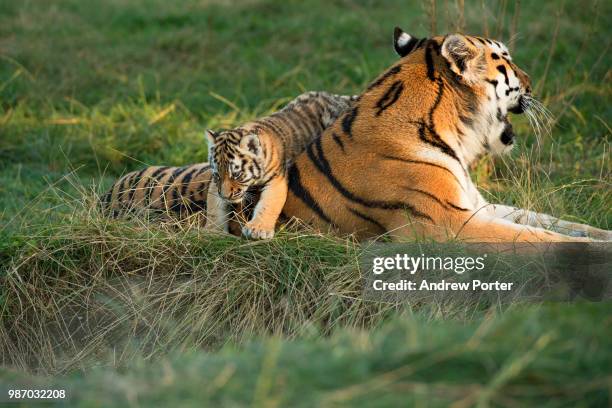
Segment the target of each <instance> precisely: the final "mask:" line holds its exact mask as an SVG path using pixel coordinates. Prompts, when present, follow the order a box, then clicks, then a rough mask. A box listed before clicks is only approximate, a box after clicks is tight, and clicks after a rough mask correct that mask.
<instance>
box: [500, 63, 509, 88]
mask: <svg viewBox="0 0 612 408" xmlns="http://www.w3.org/2000/svg"><path fill="white" fill-rule="evenodd" d="M497 70H498V71H499V72H501V73H502V74H504V80H505V81H506V85H508V86H510V80H509V79H508V72H507V71H506V67H504V66H503V65H498V66H497Z"/></svg>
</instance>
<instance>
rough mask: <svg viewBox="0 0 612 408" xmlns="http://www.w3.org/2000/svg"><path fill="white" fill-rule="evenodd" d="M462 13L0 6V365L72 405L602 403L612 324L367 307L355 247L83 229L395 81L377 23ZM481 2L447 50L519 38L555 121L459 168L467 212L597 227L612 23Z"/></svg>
mask: <svg viewBox="0 0 612 408" xmlns="http://www.w3.org/2000/svg"><path fill="white" fill-rule="evenodd" d="M458 3H461V2H452V1H449V2H436V6H437V12H436V16H435V17H436V18H435V19H430V17H429V16H428V11H429V10H430V7H431V4H432V2H431V1H426V2H423V3H413V2H403V1H392V0H382V1H369V0H364V1H351V0H338V1H319V0H315V1H308V2H303V1H297V0H292V1H283V2H274V1H260V0H244V1H240V2H233V1H232V2H230V1H225V0H210V1H209V0H206V1H191V0H188V1H183V2H167V1H159V0H149V1H145V0H137V1H125V0H117V1H93V0H90V1H80V0H62V1H56V2H47V1H42V0H35V1H30V2H23V1H13V0H8V1H3V2H1V3H0V288H1V289H0V350H1V352H0V356H1V359H2V360H1V361H2V364H3V365H4V366H6V367H9V366H10V367H13V370H17V371H14V373H15V374H11V375H16V376H23V375H24V374H19V373H20V372H22V371H27V372H34V373H38V374H40V375H55V374H62V375H72V377H69V378H68V379H63V380H61V379H58V380H57V381H67V384H69V388H71V389H75V388H82V392H81V394H80V395H79V400H78V401H81V402H82V403H83V404H86V405H89V406H96V404H95V403H94V402H91V401H93V398H94V397H95V396H96V395H108V396H109V398H110V397H111V396H112V397H113V398H116V401H117V404H119V405H124V404H123V402H120V401H122V398H128V400H129V401H130V403H131V404H135V402H134V401H133V400H131V399H130V398H132V397H130V396H129V395H128V394H129V392H128V391H119V390H113V384H135V387H136V388H137V389H138V390H139V391H138V392H137V395H138V397H137V400H138V401H140V400H141V399H142V401H143V405H146V404H145V403H144V401H150V402H157V403H158V404H160V405H161V404H163V403H164V402H163V401H164V398H167V400H165V403H170V402H176V401H177V399H178V398H185V399H187V398H192V397H194V398H195V397H197V398H201V399H204V400H206V401H210V403H211V404H212V403H219V402H222V401H225V402H227V403H235V404H237V405H243V404H248V403H251V402H254V401H255V402H258V403H260V405H274V402H275V401H277V402H278V403H279V404H280V405H288V404H290V403H291V402H295V401H297V402H301V403H302V404H303V405H309V404H310V403H313V404H314V403H319V402H327V403H329V404H330V405H333V404H335V403H338V404H345V405H355V404H356V403H362V404H365V403H366V402H373V403H378V404H379V405H393V403H395V402H397V401H398V400H397V399H396V398H400V395H406V394H409V395H410V398H413V400H412V402H413V403H414V404H418V403H423V404H425V405H427V403H428V402H429V401H431V405H435V404H438V405H441V406H444V405H446V403H445V402H446V401H447V400H448V399H452V400H456V399H462V398H463V399H465V401H466V404H467V405H473V404H474V403H476V402H478V399H479V398H482V399H483V404H485V405H486V403H487V402H490V403H491V405H506V406H522V405H525V404H531V405H541V404H543V403H548V404H550V405H551V406H563V405H565V406H569V405H575V403H578V405H580V404H579V401H580V399H581V398H582V397H588V400H586V402H584V404H583V405H585V406H587V405H589V406H595V405H598V404H599V403H603V404H605V402H606V401H607V402H608V403H609V401H610V391H609V390H610V378H609V376H608V377H606V376H605V375H606V374H605V373H606V370H607V372H608V373H609V371H610V367H611V364H610V354H609V350H610V347H609V344H607V345H606V343H605V342H606V341H608V340H609V339H607V338H606V337H605V335H604V334H605V333H606V330H607V331H608V332H609V329H610V321H609V318H608V317H607V316H606V315H605V307H606V306H607V307H609V304H607V305H606V304H604V305H601V306H595V305H567V306H548V307H546V308H544V309H541V308H540V307H538V306H536V305H533V306H524V307H522V308H520V309H519V310H514V311H512V313H510V314H509V315H507V314H506V312H505V311H504V310H505V309H506V306H505V305H503V304H501V303H500V302H496V301H491V300H487V299H485V300H482V299H480V300H478V301H476V302H470V303H467V304H466V303H465V302H463V301H461V300H458V299H451V300H450V301H447V302H445V301H444V300H443V299H437V298H436V299H420V300H419V301H418V302H408V303H406V304H403V305H401V306H397V305H389V304H384V303H377V302H373V301H366V300H364V299H362V298H361V275H360V272H359V268H358V255H359V253H360V247H359V246H358V245H357V244H356V243H354V242H353V241H352V240H351V239H345V238H335V237H330V236H326V235H321V234H315V233H312V232H308V231H298V230H295V229H293V228H289V231H286V232H283V233H281V234H280V235H279V237H278V238H275V239H274V240H272V241H271V242H266V243H251V242H246V241H241V240H239V239H236V238H227V237H226V238H223V237H210V236H206V235H205V234H203V233H202V232H201V231H198V230H197V229H196V228H194V227H193V226H189V225H186V226H178V227H173V226H165V227H163V226H162V227H160V226H158V225H155V224H149V223H147V222H145V221H142V222H139V221H124V220H120V221H108V220H105V219H103V218H101V217H100V216H99V215H98V213H97V212H96V210H95V204H94V202H93V197H95V193H99V192H100V191H102V190H104V189H105V188H106V187H107V186H108V185H109V184H110V183H112V180H114V179H115V178H116V177H118V176H119V175H121V174H122V173H124V172H126V171H128V170H132V169H136V168H139V167H142V166H143V165H149V164H166V165H179V164H185V163H192V162H198V161H204V160H206V143H205V141H204V133H203V131H204V130H205V129H206V128H213V129H218V128H227V127H232V126H235V125H237V124H239V123H241V122H243V121H245V120H248V119H251V118H254V117H257V116H260V115H262V114H265V113H267V112H271V111H273V110H275V109H277V108H278V107H279V106H280V105H282V104H283V103H284V102H286V101H288V100H289V99H291V98H292V97H294V96H296V95H297V94H299V93H301V92H302V91H305V90H326V91H330V92H336V93H343V94H354V93H359V92H360V90H362V89H364V88H365V86H366V84H367V83H368V82H370V81H371V80H372V79H373V78H374V77H376V75H377V74H378V73H380V72H381V71H382V70H383V69H384V68H385V67H387V66H389V65H390V64H391V63H392V62H393V61H395V59H396V57H395V56H394V54H393V51H392V47H391V33H392V30H393V27H394V26H395V25H400V26H402V27H403V28H404V29H405V30H406V31H408V32H411V33H414V34H415V35H417V36H425V35H428V34H429V31H430V26H431V24H432V21H435V23H436V27H437V29H436V31H438V32H440V33H444V32H449V31H454V30H455V29H456V28H457V26H458V25H459V24H460V21H461V18H460V16H461V13H460V9H459V8H458V6H457V4H458ZM482 4H483V2H480V1H468V2H466V5H465V14H464V20H465V27H464V28H465V31H466V32H469V33H475V34H486V31H487V30H488V32H489V34H490V36H491V37H495V38H498V39H501V40H508V39H509V38H511V37H514V38H515V41H513V42H512V48H513V50H514V51H513V57H514V60H515V61H516V62H517V63H518V65H519V66H521V67H522V68H524V69H525V70H526V71H527V72H528V73H529V74H530V76H531V78H532V80H533V82H534V85H535V89H536V90H537V92H538V96H539V98H540V99H541V100H542V101H543V102H544V103H545V105H546V106H547V107H548V108H549V109H550V110H551V112H552V113H553V114H554V116H555V118H556V126H555V127H554V128H553V130H552V132H551V133H550V134H545V135H543V136H542V137H541V138H540V139H539V140H536V138H535V137H534V136H533V132H532V130H531V129H530V128H529V126H528V123H527V121H526V120H525V119H524V118H522V117H514V118H512V120H513V122H514V123H515V129H516V131H517V133H518V144H519V145H518V146H517V148H516V149H515V150H514V151H513V153H512V155H511V156H510V157H506V158H504V159H495V160H493V159H491V158H484V159H483V160H482V161H481V162H480V163H479V164H478V165H477V166H475V168H474V169H473V170H474V172H473V174H474V178H475V179H476V180H477V181H478V183H479V185H480V186H481V187H482V189H483V193H484V194H485V197H488V198H491V200H492V201H493V200H497V201H501V202H504V203H507V204H514V205H517V206H522V207H527V208H531V209H535V210H539V211H544V212H548V213H552V214H554V215H556V216H560V217H563V218H566V219H570V220H576V221H579V222H586V223H589V224H592V225H595V226H598V227H600V228H606V229H610V228H612V211H611V207H610V203H611V202H612V189H611V188H610V181H611V175H612V166H611V163H610V147H611V146H610V136H611V135H612V132H611V131H610V128H611V125H610V121H611V113H612V111H611V109H612V108H611V107H610V103H609V101H610V97H611V94H612V86H611V85H610V68H609V67H610V58H609V53H610V43H611V42H610V39H609V38H610V29H609V28H608V26H607V24H608V22H607V16H609V15H611V14H612V5H611V4H610V3H609V2H605V1H596V0H580V1H575V2H571V3H570V2H561V1H559V2H557V1H553V2H546V4H539V2H520V9H519V10H517V8H516V7H517V6H516V3H515V2H507V1H493V2H486V4H485V5H484V10H483V5H482ZM517 13H518V16H519V17H518V18H515V16H516V15H517ZM483 16H484V17H483ZM513 21H514V22H515V23H513ZM330 293H331V294H332V295H330ZM387 321H392V322H393V323H386V322H387ZM514 328H516V329H514ZM483 330H484V333H483ZM347 333H352V334H347ZM490 333H497V334H496V335H490ZM353 335H354V338H351V336H353ZM268 336H272V338H271V339H268ZM323 337H328V338H323ZM608 337H609V336H608ZM253 338H259V339H261V340H259V341H256V342H255V343H251V342H252V339H253ZM470 338H475V339H477V340H474V341H482V347H476V348H473V345H474V344H479V345H480V344H481V343H474V341H472V343H470V340H469V339H470ZM538 339H539V340H538ZM542 339H544V340H542ZM538 341H540V343H538ZM245 344H252V345H248V346H245ZM405 344H409V345H410V346H409V347H405V346H404V345H405ZM469 344H471V345H472V346H470V347H472V348H470V347H468V345H469ZM538 344H539V345H538ZM453 347H456V348H453ZM534 347H535V348H534ZM538 347H541V353H538V354H536V355H534V354H533V353H532V352H531V350H534V349H537V348H538ZM447 349H449V350H456V353H457V354H452V353H450V354H445V353H446V351H447ZM219 350H221V351H219ZM383 351H384V352H383ZM395 352H396V353H397V354H393V353H395ZM183 353H189V354H188V356H184V355H183ZM207 353H211V354H207ZM275 353H278V354H275ZM266 356H267V357H266ZM436 356H438V358H439V359H436ZM266 358H267V359H269V360H266ZM430 359H431V364H432V365H431V366H417V370H416V371H414V372H413V371H411V370H412V369H411V368H406V367H412V362H413V360H416V361H417V362H418V361H422V362H425V361H427V360H430ZM281 363H282V364H281ZM423 364H424V363H423ZM98 366H102V367H103V368H100V369H99V370H97V371H95V372H94V373H93V374H89V373H90V370H91V369H92V367H98ZM130 366H132V368H131V369H126V367H130ZM234 366H235V367H236V368H235V369H232V368H231V367H234ZM227 367H230V368H227ZM266 367H267V368H266ZM464 367H465V370H466V371H465V372H464V371H462V369H463V368H464ZM115 368H117V369H118V371H114V369H115ZM224 370H234V371H231V373H230V374H227V379H225V375H226V374H224V372H226V371H224ZM266 370H267V371H266ZM398 370H399V371H398ZM402 370H407V372H404V371H402ZM160 372H161V373H166V374H167V375H168V376H170V377H168V378H170V380H168V381H169V382H167V383H166V382H164V381H166V380H165V378H166V377H164V375H166V374H160V375H157V376H152V375H150V373H160ZM398 372H399V374H397V373H398ZM78 373H86V375H85V376H84V377H82V378H80V377H79V378H77V376H79V375H80V374H78ZM187 373H188V375H187ZM194 373H195V374H194ZM394 373H395V374H394ZM7 375H8V374H7ZM187 376H190V377H193V378H206V379H211V381H207V382H210V383H211V384H221V385H220V386H219V387H218V389H217V388H214V387H213V388H210V389H208V388H202V387H200V386H199V384H200V383H198V384H196V383H192V382H190V381H191V380H190V381H183V379H184V378H186V377H187ZM31 381H42V382H45V381H47V380H45V379H43V378H42V377H33V378H32V379H31ZM215 381H218V382H215ZM224 381H226V382H225V383H224ZM0 382H2V381H0ZM270 384H272V385H270ZM278 384H282V386H277V385H278ZM361 384H365V385H363V387H364V388H363V390H368V394H367V395H366V394H363V393H361V391H362V388H361V386H360V385H361ZM601 384H604V385H605V386H602V385H601ZM464 385H465V386H464ZM98 387H99V390H96V388H98ZM181 387H183V388H181ZM368 387H373V388H368ZM606 387H607V388H606ZM121 389H123V390H126V388H121ZM236 389H240V390H242V392H235V390H236ZM309 390H312V392H309ZM606 390H607V391H606ZM553 397H554V398H559V400H557V399H551V398H553ZM147 398H148V399H149V400H147ZM334 398H339V399H334ZM342 398H345V399H342ZM430 398H431V399H430ZM470 398H472V399H470ZM473 398H476V399H473ZM543 398H546V400H543ZM230 399H231V401H230ZM87 401H90V403H89V404H87ZM557 402H558V403H557Z"/></svg>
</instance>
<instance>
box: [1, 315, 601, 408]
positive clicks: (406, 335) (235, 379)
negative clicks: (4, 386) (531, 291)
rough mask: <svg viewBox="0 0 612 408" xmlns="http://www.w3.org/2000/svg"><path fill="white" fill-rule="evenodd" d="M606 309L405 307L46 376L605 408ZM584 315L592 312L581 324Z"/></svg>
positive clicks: (357, 398)
mask: <svg viewBox="0 0 612 408" xmlns="http://www.w3.org/2000/svg"><path fill="white" fill-rule="evenodd" d="M608 309H609V306H608V305H605V304H581V305H561V304H553V305H548V306H545V307H534V306H532V307H529V308H515V309H514V310H511V311H509V312H506V313H503V314H497V313H495V312H492V313H489V314H487V315H486V316H484V317H482V318H478V319H475V320H473V321H471V322H469V323H467V324H461V323H458V322H452V321H451V322H448V321H441V320H434V321H431V320H429V319H424V318H423V317H422V316H419V315H415V314H411V313H404V314H402V315H400V316H398V317H397V318H396V319H395V320H393V321H391V322H389V323H387V324H385V325H383V326H382V327H380V328H378V330H376V331H375V332H373V333H372V332H369V331H363V330H341V331H339V332H336V333H335V334H334V335H332V336H331V337H329V338H325V339H320V338H316V339H301V340H296V341H290V342H287V341H282V340H279V339H278V338H273V339H268V340H265V341H255V342H252V343H250V344H248V345H246V346H244V347H243V348H241V349H240V350H237V349H235V348H233V347H225V348H224V349H222V350H221V351H220V352H218V353H216V354H202V353H194V352H187V353H181V354H178V355H171V356H169V357H165V358H162V359H160V360H158V361H156V362H155V363H151V362H147V361H144V360H142V359H139V360H136V361H133V363H132V365H131V367H130V368H129V369H128V370H113V369H110V368H97V369H94V370H93V371H92V372H91V373H90V374H89V375H88V376H87V377H85V378H83V377H80V376H70V377H67V378H63V379H54V380H51V381H52V383H53V384H54V387H56V388H65V389H67V390H69V391H68V392H69V393H70V401H71V404H72V405H74V406H82V407H95V406H101V403H100V401H104V406H108V407H114V406H117V407H125V406H129V407H136V406H156V407H157V406H159V407H166V406H185V407H191V406H194V407H195V406H304V407H311V406H323V407H333V406H351V407H372V406H374V407H376V406H398V405H399V406H407V405H409V406H413V405H414V406H433V407H447V406H451V404H454V405H452V406H455V407H468V406H475V405H478V406H539V407H558V406H605V405H606V403H607V402H609V388H608V387H609V384H610V381H611V379H610V371H609V367H610V364H612V354H611V353H610V348H611V347H612V342H611V339H610V336H609V335H608V334H609V331H610V318H609V313H608ZM585 314H588V315H590V316H592V318H593V319H589V320H587V321H581V318H582V316H584V315H585ZM602 322H603V323H604V324H601V323H602ZM0 378H2V379H4V381H5V382H7V383H9V384H12V383H13V384H14V383H15V382H21V383H23V381H25V383H26V384H28V385H29V388H36V386H37V385H39V386H40V385H43V384H44V385H45V386H48V385H47V384H49V380H48V379H44V378H31V377H25V376H24V375H23V374H21V373H18V372H14V371H13V372H5V373H4V374H3V375H0Z"/></svg>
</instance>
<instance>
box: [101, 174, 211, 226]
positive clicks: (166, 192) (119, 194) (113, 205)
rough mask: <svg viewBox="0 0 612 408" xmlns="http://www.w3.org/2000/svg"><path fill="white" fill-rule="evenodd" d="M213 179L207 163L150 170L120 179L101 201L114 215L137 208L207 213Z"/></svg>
mask: <svg viewBox="0 0 612 408" xmlns="http://www.w3.org/2000/svg"><path fill="white" fill-rule="evenodd" d="M210 180H211V172H210V166H209V165H208V163H198V164H194V165H189V166H184V167H167V166H152V167H147V168H145V169H143V170H141V171H133V172H131V173H128V174H126V175H124V176H123V177H121V178H120V179H119V180H117V181H116V182H115V184H113V186H112V187H111V189H110V190H109V191H108V192H107V193H106V195H105V196H104V197H103V198H102V206H103V209H104V210H106V211H108V212H109V213H110V215H112V216H119V215H122V214H125V213H129V212H134V211H135V210H138V209H140V210H142V209H147V210H153V211H156V212H164V213H172V214H175V215H178V216H185V215H188V214H193V213H194V212H198V211H206V196H207V194H208V186H209V184H210Z"/></svg>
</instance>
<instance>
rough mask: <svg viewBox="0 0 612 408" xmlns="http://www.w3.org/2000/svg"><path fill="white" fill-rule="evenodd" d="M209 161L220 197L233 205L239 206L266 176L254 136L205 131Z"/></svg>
mask: <svg viewBox="0 0 612 408" xmlns="http://www.w3.org/2000/svg"><path fill="white" fill-rule="evenodd" d="M206 136H207V138H208V161H209V163H210V166H211V169H212V174H213V179H214V181H215V184H217V188H218V190H219V196H220V197H221V198H222V199H224V200H226V201H228V202H231V203H239V202H241V201H242V200H243V199H244V198H245V194H246V193H247V190H248V189H249V187H251V186H252V185H254V184H256V183H257V182H258V181H259V180H260V179H261V177H262V176H263V169H264V162H263V155H262V150H261V145H260V143H259V137H258V136H257V134H255V133H251V132H246V131H245V130H242V129H235V130H228V131H222V132H213V131H212V130H207V131H206Z"/></svg>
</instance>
